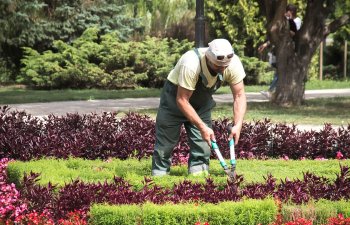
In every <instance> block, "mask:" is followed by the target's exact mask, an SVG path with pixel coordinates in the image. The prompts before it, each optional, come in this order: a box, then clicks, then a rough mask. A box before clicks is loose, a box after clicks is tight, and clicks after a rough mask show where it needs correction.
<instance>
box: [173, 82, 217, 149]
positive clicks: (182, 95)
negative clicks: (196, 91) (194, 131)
mask: <svg viewBox="0 0 350 225" xmlns="http://www.w3.org/2000/svg"><path fill="white" fill-rule="evenodd" d="M192 93H193V91H191V90H187V89H185V88H183V87H180V86H178V88H177V95H176V103H177V106H178V107H179V109H180V110H181V112H182V113H183V114H184V115H185V117H186V118H187V119H188V120H189V121H190V122H191V123H192V124H194V125H195V126H196V127H197V128H198V129H199V131H200V132H201V135H202V138H203V140H204V141H206V142H207V143H208V145H209V146H211V140H215V136H214V132H213V130H212V129H211V128H209V127H208V126H207V125H206V124H205V123H204V122H203V121H202V120H201V118H200V117H199V116H198V114H197V112H196V111H195V110H194V108H193V107H192V105H191V104H190V102H189V100H190V97H191V96H192Z"/></svg>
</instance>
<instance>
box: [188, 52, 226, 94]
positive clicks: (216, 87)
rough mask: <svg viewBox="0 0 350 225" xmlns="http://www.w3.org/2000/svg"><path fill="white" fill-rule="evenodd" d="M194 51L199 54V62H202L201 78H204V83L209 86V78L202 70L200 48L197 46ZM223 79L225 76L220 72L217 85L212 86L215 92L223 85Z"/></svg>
mask: <svg viewBox="0 0 350 225" xmlns="http://www.w3.org/2000/svg"><path fill="white" fill-rule="evenodd" d="M194 52H195V53H196V54H197V56H198V59H199V63H200V67H201V71H200V73H199V75H200V76H201V78H202V83H203V85H204V87H207V85H208V80H207V78H206V77H205V76H204V74H203V71H202V61H201V56H200V54H199V51H198V48H195V49H194ZM222 81H223V76H222V74H221V73H219V74H218V78H217V81H216V83H215V85H214V86H213V87H212V88H211V89H212V91H213V92H215V91H216V90H217V89H219V88H220V87H221V84H222Z"/></svg>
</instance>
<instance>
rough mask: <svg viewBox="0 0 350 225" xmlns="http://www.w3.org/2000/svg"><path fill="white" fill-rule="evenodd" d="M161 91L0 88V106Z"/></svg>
mask: <svg viewBox="0 0 350 225" xmlns="http://www.w3.org/2000/svg"><path fill="white" fill-rule="evenodd" d="M349 87H350V81H328V80H326V81H318V80H313V81H310V82H308V83H307V84H306V89H307V90H315V89H334V88H349ZM267 89H268V86H267V85H265V86H258V85H255V86H246V92H258V91H261V90H267ZM160 92H161V89H154V88H136V89H134V90H131V89H129V90H99V89H83V90H72V89H64V90H32V89H27V88H25V87H23V86H6V87H1V86H0V95H1V98H0V104H20V103H33V102H53V101H73V100H94V99H121V98H140V97H159V96H160ZM227 93H230V88H229V87H228V86H224V87H222V88H220V89H219V90H218V94H227Z"/></svg>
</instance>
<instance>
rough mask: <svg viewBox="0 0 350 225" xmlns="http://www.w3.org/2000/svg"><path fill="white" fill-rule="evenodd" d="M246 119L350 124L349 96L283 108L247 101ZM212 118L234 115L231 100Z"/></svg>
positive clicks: (149, 112) (152, 112)
mask: <svg viewBox="0 0 350 225" xmlns="http://www.w3.org/2000/svg"><path fill="white" fill-rule="evenodd" d="M247 104H248V107H247V112H246V115H245V121H246V122H252V121H257V120H263V119H265V118H269V119H270V120H271V122H273V123H295V124H311V125H323V124H324V123H330V124H332V125H348V124H350V113H349V112H350V97H337V98H320V99H311V100H306V104H305V105H302V106H298V107H291V108H283V107H280V106H277V105H274V104H272V103H270V102H248V103H247ZM138 112H139V113H142V114H147V115H149V116H150V117H152V118H155V117H156V114H157V109H143V110H139V111H138ZM212 117H213V119H220V118H221V119H223V118H230V119H231V117H232V104H231V103H224V104H217V106H216V107H215V108H214V110H213V112H212Z"/></svg>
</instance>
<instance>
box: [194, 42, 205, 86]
mask: <svg viewBox="0 0 350 225" xmlns="http://www.w3.org/2000/svg"><path fill="white" fill-rule="evenodd" d="M194 52H195V53H196V54H197V56H198V59H199V64H200V67H201V71H200V72H199V75H200V76H201V78H202V82H203V84H204V87H206V86H207V85H208V80H207V78H206V77H205V76H204V74H203V71H202V60H201V56H200V54H199V51H198V48H195V49H194Z"/></svg>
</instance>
